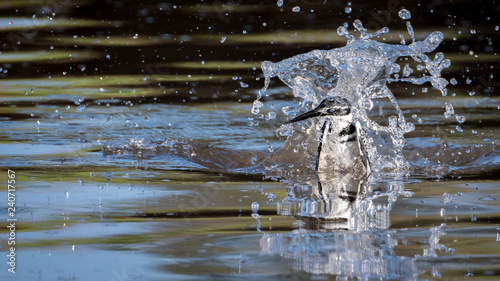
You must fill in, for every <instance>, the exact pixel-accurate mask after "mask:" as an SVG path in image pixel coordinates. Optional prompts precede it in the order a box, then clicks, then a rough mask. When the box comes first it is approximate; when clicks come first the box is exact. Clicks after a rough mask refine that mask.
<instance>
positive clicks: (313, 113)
mask: <svg viewBox="0 0 500 281" xmlns="http://www.w3.org/2000/svg"><path fill="white" fill-rule="evenodd" d="M322 115H323V114H322V112H321V111H319V110H318V109H317V108H315V109H313V110H311V111H308V112H306V113H304V114H301V115H299V116H297V117H295V118H293V119H292V120H288V122H286V123H285V124H290V123H295V122H298V121H302V120H306V119H309V118H312V117H318V116H322Z"/></svg>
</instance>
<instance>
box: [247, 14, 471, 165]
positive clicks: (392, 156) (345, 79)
mask: <svg viewBox="0 0 500 281" xmlns="http://www.w3.org/2000/svg"><path fill="white" fill-rule="evenodd" d="M400 16H401V18H403V19H409V18H410V17H411V14H410V13H409V11H401V13H400ZM353 25H354V28H355V29H356V30H357V31H358V32H359V36H358V37H356V36H354V35H353V34H351V33H350V32H349V31H348V29H347V28H346V27H345V26H340V27H339V28H338V29H337V32H338V34H339V35H341V36H344V37H345V38H346V39H347V45H346V46H344V47H342V48H336V49H332V50H314V51H311V52H309V53H305V54H300V55H297V56H294V57H291V58H288V59H285V60H283V61H281V62H278V63H272V62H269V61H265V62H263V63H262V71H263V72H264V75H265V85H264V87H263V88H262V90H261V91H260V92H259V95H258V97H257V99H256V101H255V102H254V106H253V108H252V113H254V114H257V113H259V111H260V110H261V108H262V107H263V106H264V105H265V104H264V103H263V102H262V101H261V98H262V96H265V95H268V94H267V93H266V90H267V88H268V86H269V84H270V79H271V78H272V77H275V76H278V77H279V78H280V79H281V80H282V81H283V82H284V83H285V84H286V85H287V86H289V87H290V88H292V89H293V95H294V96H295V97H297V98H300V99H301V102H300V103H299V106H298V107H297V108H283V109H282V111H283V113H285V114H286V115H288V116H290V117H292V116H293V115H295V114H297V113H298V112H304V111H308V110H310V109H311V107H313V106H315V105H317V104H318V103H319V102H320V101H321V100H323V99H324V98H325V97H327V96H341V97H344V98H346V99H347V100H348V101H349V102H350V103H351V106H352V108H351V111H352V113H353V116H354V119H355V121H357V122H360V124H361V126H362V127H363V128H364V135H363V136H362V137H363V139H364V142H365V146H366V149H367V153H368V157H369V160H370V163H371V164H372V165H373V167H372V170H373V171H374V172H382V171H395V170H398V171H402V170H407V169H408V168H409V165H408V162H407V161H406V160H405V159H404V157H403V154H402V151H403V147H404V144H405V138H404V134H406V133H408V132H411V131H413V130H414V129H415V126H414V124H413V123H411V122H407V121H406V119H405V116H404V114H403V112H402V110H401V109H400V107H399V105H398V103H397V101H396V98H395V97H394V95H393V93H392V92H391V90H390V89H389V87H388V84H389V83H395V82H408V83H412V84H415V85H422V84H424V83H426V82H430V83H431V85H432V86H433V87H434V88H436V89H437V90H439V91H441V93H442V95H443V96H446V94H447V89H446V87H447V85H448V81H447V80H446V79H444V78H443V77H441V71H442V70H443V69H444V68H446V67H448V66H449V65H450V60H448V59H444V54H443V53H441V52H438V53H437V54H436V55H435V56H434V59H431V58H429V56H428V55H427V53H430V52H433V51H434V50H435V49H436V48H437V47H438V46H439V45H440V43H441V42H442V41H443V34H442V33H441V32H438V31H435V32H432V33H431V34H430V35H429V36H427V38H425V39H424V40H422V41H416V40H415V36H414V33H413V28H412V26H411V24H410V22H407V27H408V32H409V34H410V37H411V38H412V43H410V44H409V45H404V44H405V42H404V40H402V41H403V42H402V44H401V45H395V44H386V43H381V42H377V41H375V40H372V38H373V37H376V36H378V35H380V34H384V33H387V32H389V28H387V27H384V28H382V29H380V30H378V31H376V32H374V33H369V32H368V30H367V29H366V28H364V27H363V24H362V23H361V21H360V20H355V21H354V24H353ZM401 57H410V58H411V59H413V62H412V64H416V65H417V66H416V70H414V69H412V68H411V67H410V64H406V65H405V66H404V68H403V73H402V75H399V72H400V71H401V66H400V65H399V64H397V63H396V60H397V59H398V58H401ZM373 99H388V100H389V101H390V103H391V104H392V106H394V108H395V110H396V112H397V114H396V116H389V117H388V122H387V123H388V125H381V124H379V123H377V122H375V121H373V120H371V119H370V118H369V115H368V113H369V111H370V110H371V109H372V107H373V101H372V100H373ZM451 114H454V112H452V111H450V110H449V109H448V107H447V110H446V113H445V115H446V116H448V115H450V116H451ZM458 118H459V119H460V120H461V117H458ZM320 123H321V122H316V123H314V121H308V123H305V124H306V125H304V124H294V125H288V124H287V125H282V126H281V128H279V129H278V130H277V133H278V135H281V136H287V137H288V138H287V141H286V143H285V145H284V146H283V148H282V149H281V150H280V151H277V152H276V153H275V154H274V155H273V158H272V159H271V161H275V162H287V161H286V160H288V162H289V160H294V159H293V156H292V158H290V157H289V155H290V153H291V150H292V148H295V147H297V146H298V145H300V143H317V140H318V136H319V131H320V128H319V126H321V124H320ZM309 147H310V149H309V150H307V149H305V150H306V151H304V152H303V153H302V154H301V155H300V157H296V158H297V159H299V158H301V157H302V158H307V159H308V160H309V161H306V162H308V163H306V164H305V165H304V166H308V167H310V165H309V164H310V162H312V161H313V159H314V158H315V156H316V152H315V151H314V150H315V146H314V145H310V146H309ZM297 159H295V160H297ZM296 166H297V165H296Z"/></svg>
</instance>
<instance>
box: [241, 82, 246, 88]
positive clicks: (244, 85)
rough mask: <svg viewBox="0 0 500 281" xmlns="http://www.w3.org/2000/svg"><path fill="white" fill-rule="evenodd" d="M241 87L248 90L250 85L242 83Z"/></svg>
mask: <svg viewBox="0 0 500 281" xmlns="http://www.w3.org/2000/svg"><path fill="white" fill-rule="evenodd" d="M240 86H241V87H242V88H248V84H246V83H243V82H240Z"/></svg>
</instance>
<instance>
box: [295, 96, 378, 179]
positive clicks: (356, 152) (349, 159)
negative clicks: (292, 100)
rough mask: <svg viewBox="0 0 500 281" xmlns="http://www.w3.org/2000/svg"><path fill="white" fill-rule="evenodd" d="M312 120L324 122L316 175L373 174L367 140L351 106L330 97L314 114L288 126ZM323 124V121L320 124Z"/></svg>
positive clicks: (324, 100)
mask: <svg viewBox="0 0 500 281" xmlns="http://www.w3.org/2000/svg"><path fill="white" fill-rule="evenodd" d="M310 118H322V119H323V120H324V121H323V125H322V127H321V132H320V137H319V141H318V155H317V157H316V167H315V169H316V171H317V172H326V171H331V170H337V171H347V172H349V171H354V172H356V173H358V172H360V171H362V172H363V174H370V172H371V168H370V161H369V158H368V154H367V151H366V143H365V140H364V137H365V133H364V132H363V129H362V127H361V125H360V123H359V121H355V120H354V117H353V114H352V110H351V103H350V102H349V101H348V100H347V99H346V98H344V97H340V96H329V97H326V98H325V99H323V100H322V101H321V102H320V104H319V105H318V106H317V107H316V108H314V109H313V110H311V111H308V112H306V113H304V114H301V115H299V116H297V117H295V118H293V119H291V120H289V121H288V122H286V123H285V124H291V123H296V122H299V121H302V120H307V119H310ZM320 121H322V120H320Z"/></svg>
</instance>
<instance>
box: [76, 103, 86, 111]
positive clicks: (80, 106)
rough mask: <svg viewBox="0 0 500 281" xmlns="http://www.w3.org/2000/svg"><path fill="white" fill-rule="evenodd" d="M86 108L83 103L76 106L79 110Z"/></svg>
mask: <svg viewBox="0 0 500 281" xmlns="http://www.w3.org/2000/svg"><path fill="white" fill-rule="evenodd" d="M84 109H85V105H83V104H82V105H79V106H78V107H77V108H76V110H78V111H82V110H84Z"/></svg>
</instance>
